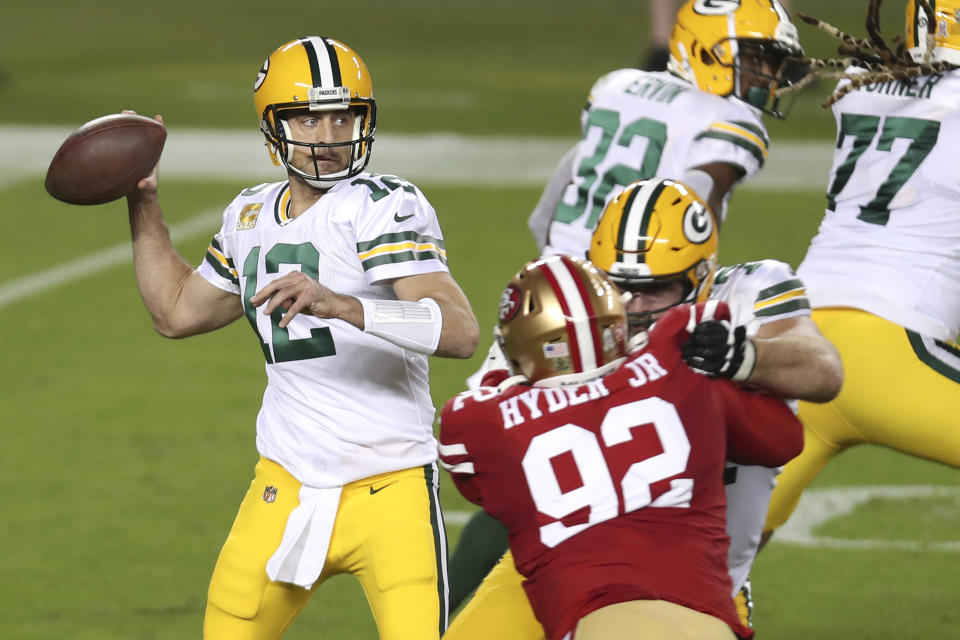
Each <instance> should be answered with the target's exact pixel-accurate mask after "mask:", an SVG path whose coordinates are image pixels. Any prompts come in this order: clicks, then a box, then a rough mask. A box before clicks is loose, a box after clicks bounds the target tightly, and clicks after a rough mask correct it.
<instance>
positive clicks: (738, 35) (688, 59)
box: [667, 0, 806, 118]
mask: <svg viewBox="0 0 960 640" xmlns="http://www.w3.org/2000/svg"><path fill="white" fill-rule="evenodd" d="M669 48H670V59H669V61H668V62H667V69H668V70H669V71H670V72H671V73H673V74H675V75H678V76H680V77H681V78H683V79H685V80H687V81H689V82H691V83H692V84H694V85H696V86H698V87H699V88H700V89H702V90H704V91H709V92H710V93H714V94H716V95H718V96H724V97H726V96H730V95H733V96H735V97H737V98H740V99H741V100H743V101H745V102H747V103H748V104H751V105H753V106H754V107H757V108H758V109H760V110H762V111H763V112H765V113H768V114H770V115H772V116H775V117H778V118H782V117H784V112H783V111H781V110H780V107H779V99H778V98H777V97H776V96H775V95H774V94H775V92H776V90H777V89H779V88H781V87H785V86H789V85H791V84H793V83H794V82H796V81H797V80H799V79H800V78H801V77H803V75H804V74H805V73H806V67H805V66H804V65H802V64H801V63H800V62H799V60H791V58H794V59H797V58H801V57H802V56H803V47H801V46H800V39H799V37H798V36H797V28H796V26H795V25H794V24H793V22H791V20H790V16H789V15H788V14H787V12H786V10H785V9H784V8H783V6H781V5H780V3H779V2H778V0H689V2H687V3H686V4H684V5H683V6H682V7H681V8H680V10H679V11H678V12H677V21H676V23H675V25H674V28H673V34H672V35H671V36H670V42H669ZM748 57H749V59H752V60H756V61H757V62H754V63H752V64H751V65H749V66H746V67H745V66H744V64H743V62H744V60H745V59H747V58H748ZM759 61H764V62H765V64H766V65H769V69H770V73H767V72H765V71H762V70H760V69H759ZM751 67H757V70H755V71H754V70H751ZM745 76H749V77H750V78H752V79H751V80H748V77H745ZM759 85H766V86H759Z"/></svg>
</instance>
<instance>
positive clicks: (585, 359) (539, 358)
mask: <svg viewBox="0 0 960 640" xmlns="http://www.w3.org/2000/svg"><path fill="white" fill-rule="evenodd" d="M497 336H498V341H499V342H500V346H501V348H502V349H503V352H504V354H505V355H506V356H507V359H508V360H509V361H510V364H511V366H512V367H513V370H514V372H515V373H520V374H523V375H524V376H526V377H527V378H528V379H529V380H530V381H531V382H537V381H538V380H543V379H544V378H551V377H554V376H560V375H570V374H581V373H587V374H589V373H591V372H595V371H596V370H598V369H600V368H602V367H603V366H604V365H607V364H609V363H611V362H613V361H614V360H616V359H617V358H620V357H622V356H624V355H625V354H626V338H627V317H626V311H625V310H624V307H623V302H621V300H620V292H619V291H618V290H617V288H616V287H615V286H613V285H612V284H611V283H610V280H609V279H608V278H607V276H606V274H604V273H603V272H602V271H600V270H599V269H597V268H596V267H595V266H594V265H593V264H591V263H590V262H588V261H587V260H584V259H583V258H575V257H572V256H565V255H558V256H551V257H549V258H541V259H539V260H535V261H532V262H528V263H527V264H526V265H524V267H523V268H522V269H521V270H520V272H519V273H517V275H516V276H514V278H513V280H511V281H510V284H508V285H507V288H506V289H505V290H504V292H503V295H502V296H501V298H500V311H499V322H498V325H497Z"/></svg>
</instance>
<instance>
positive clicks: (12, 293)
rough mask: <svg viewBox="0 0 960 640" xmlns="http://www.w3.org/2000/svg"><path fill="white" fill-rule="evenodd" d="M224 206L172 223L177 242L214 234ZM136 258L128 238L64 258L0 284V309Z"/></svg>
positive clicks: (171, 233)
mask: <svg viewBox="0 0 960 640" xmlns="http://www.w3.org/2000/svg"><path fill="white" fill-rule="evenodd" d="M220 213H221V210H220V209H216V210H209V211H204V212H203V213H201V214H199V215H197V216H194V217H193V218H190V219H189V220H185V221H184V222H181V223H179V224H176V225H173V226H171V227H170V237H171V238H172V239H173V241H174V242H179V241H180V240H185V239H189V238H193V237H194V236H196V235H199V234H201V233H207V234H211V233H213V231H215V229H214V228H213V227H215V226H216V220H218V219H219V218H218V216H219V215H220ZM132 260H133V251H132V249H131V248H130V243H129V242H124V243H123V244H118V245H114V246H112V247H108V248H106V249H102V250H100V251H97V252H94V253H91V254H88V255H86V256H83V257H82V258H78V259H76V260H71V261H70V262H64V263H62V264H59V265H57V266H55V267H51V268H49V269H44V270H43V271H37V272H35V273H31V274H30V275H27V276H23V277H22V278H17V279H15V280H11V281H9V282H6V283H3V284H0V309H2V308H4V307H6V306H9V305H11V304H13V303H14V302H18V301H20V300H22V299H24V298H28V297H30V296H32V295H36V294H38V293H42V292H43V291H46V290H47V289H52V288H54V287H58V286H60V285H63V284H66V283H68V282H73V281H74V280H79V279H81V278H85V277H87V276H89V275H93V274H96V273H99V272H101V271H103V270H105V269H109V268H110V267H112V266H114V265H118V264H124V263H128V262H131V261H132Z"/></svg>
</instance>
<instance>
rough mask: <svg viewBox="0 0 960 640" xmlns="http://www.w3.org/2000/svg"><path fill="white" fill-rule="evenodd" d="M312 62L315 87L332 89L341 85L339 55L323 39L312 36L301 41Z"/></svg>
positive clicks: (311, 67) (311, 69) (311, 68)
mask: <svg viewBox="0 0 960 640" xmlns="http://www.w3.org/2000/svg"><path fill="white" fill-rule="evenodd" d="M301 42H302V43H303V48H304V49H306V51H307V58H309V60H310V71H311V72H312V73H313V85H314V86H315V87H323V88H325V89H330V88H333V87H337V86H339V85H340V63H339V62H338V61H337V54H336V52H334V51H333V50H332V49H331V48H330V47H329V46H327V43H326V41H324V39H323V38H320V37H317V36H310V37H309V38H304V39H303V40H301Z"/></svg>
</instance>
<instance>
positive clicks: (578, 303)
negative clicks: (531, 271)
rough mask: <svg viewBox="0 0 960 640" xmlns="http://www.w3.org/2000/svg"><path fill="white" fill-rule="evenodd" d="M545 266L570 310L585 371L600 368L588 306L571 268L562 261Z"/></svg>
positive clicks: (548, 263) (551, 261) (545, 264)
mask: <svg viewBox="0 0 960 640" xmlns="http://www.w3.org/2000/svg"><path fill="white" fill-rule="evenodd" d="M544 266H545V267H547V268H548V269H550V272H551V273H552V274H553V277H554V278H556V281H557V284H558V285H559V287H560V291H558V292H557V293H558V294H559V295H561V296H563V299H564V301H565V302H566V303H567V308H568V309H569V310H570V318H569V321H571V324H573V329H574V333H575V334H576V335H575V337H576V339H577V349H578V351H579V356H580V363H581V367H582V369H583V371H590V370H591V369H596V368H597V367H599V366H600V363H599V362H597V355H596V348H595V345H594V344H593V332H592V330H591V326H590V317H589V314H588V313H587V306H586V304H584V302H583V298H582V297H581V295H580V288H579V287H578V286H577V283H576V281H575V280H574V276H573V274H572V273H571V270H570V267H568V266H567V264H566V262H564V261H563V260H562V259H560V260H547V261H545V262H544ZM571 346H572V345H571Z"/></svg>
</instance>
